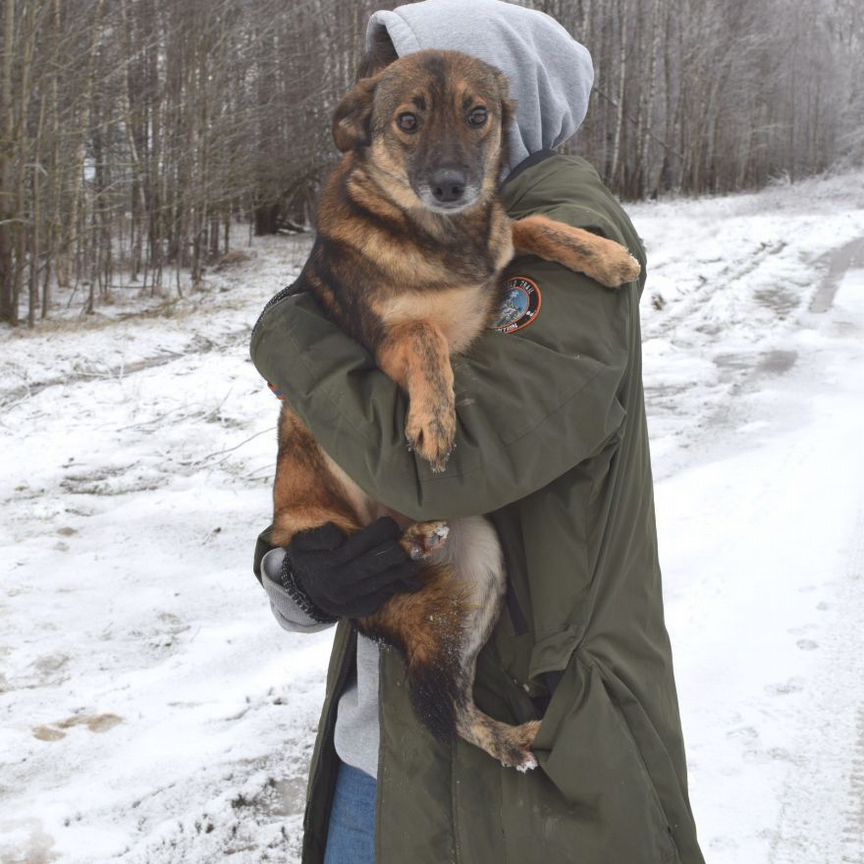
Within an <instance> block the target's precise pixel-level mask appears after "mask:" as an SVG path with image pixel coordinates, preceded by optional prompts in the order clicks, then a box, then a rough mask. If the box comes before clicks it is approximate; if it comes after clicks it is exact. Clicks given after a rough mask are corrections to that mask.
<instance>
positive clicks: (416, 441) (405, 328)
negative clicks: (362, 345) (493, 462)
mask: <svg viewBox="0 0 864 864" xmlns="http://www.w3.org/2000/svg"><path fill="white" fill-rule="evenodd" d="M375 359H376V361H377V363H378V366H379V367H380V368H381V369H382V370H383V371H384V372H385V373H386V374H387V375H389V376H390V377H391V378H392V379H393V380H394V381H395V382H396V383H397V384H399V385H400V386H401V387H402V388H403V389H404V390H405V392H406V393H407V394H408V397H409V399H410V406H409V409H408V420H407V423H406V425H405V435H406V437H407V438H408V444H409V446H410V447H412V448H413V449H415V450H416V451H417V452H418V453H419V454H420V455H421V456H422V457H423V458H424V459H426V460H427V461H428V462H429V463H430V464H431V466H432V470H433V471H443V470H444V466H445V465H446V464H447V457H448V456H449V455H450V451H451V450H452V449H453V440H454V438H455V437H456V403H455V397H454V394H453V368H452V366H451V365H450V349H449V346H448V344H447V340H446V339H445V338H444V335H443V334H442V333H441V331H440V330H439V329H438V328H437V327H435V326H434V325H433V324H429V323H427V322H425V321H412V322H408V323H405V324H397V325H396V326H395V327H393V328H392V329H391V330H390V332H389V333H388V334H387V336H386V337H385V338H384V340H383V341H382V342H381V344H380V345H379V346H378V348H377V350H376V358H375Z"/></svg>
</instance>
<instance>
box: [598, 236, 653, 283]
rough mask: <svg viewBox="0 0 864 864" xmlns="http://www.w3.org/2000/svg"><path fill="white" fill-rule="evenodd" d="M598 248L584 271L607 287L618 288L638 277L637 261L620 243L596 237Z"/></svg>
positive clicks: (639, 268) (639, 270)
mask: <svg viewBox="0 0 864 864" xmlns="http://www.w3.org/2000/svg"><path fill="white" fill-rule="evenodd" d="M597 240H598V244H599V245H600V248H599V249H598V252H597V254H596V255H595V256H593V257H592V258H591V261H590V265H589V266H588V267H587V268H586V270H585V273H586V274H587V275H588V276H590V277H591V278H592V279H594V280H596V281H597V282H599V283H600V284H601V285H605V286H606V287H607V288H618V287H620V286H621V285H626V284H627V283H628V282H632V281H633V280H634V279H636V278H638V276H639V274H640V273H641V272H642V268H641V267H640V266H639V262H638V261H637V260H636V259H635V258H634V257H633V256H632V255H631V254H630V253H629V252H628V251H627V249H625V248H624V247H623V246H622V245H621V244H620V243H616V242H615V241H614V240H606V239H605V238H600V237H598V238H597Z"/></svg>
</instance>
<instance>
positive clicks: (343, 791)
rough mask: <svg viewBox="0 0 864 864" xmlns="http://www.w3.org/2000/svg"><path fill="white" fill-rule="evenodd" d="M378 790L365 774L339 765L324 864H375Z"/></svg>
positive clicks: (342, 764) (373, 779) (347, 766)
mask: <svg viewBox="0 0 864 864" xmlns="http://www.w3.org/2000/svg"><path fill="white" fill-rule="evenodd" d="M376 787H377V783H376V782H375V778H374V777H370V776H369V775H368V774H367V773H366V772H365V771H361V770H360V769H359V768H352V767H351V766H350V765H346V764H345V763H344V762H340V763H339V776H338V777H337V779H336V792H335V795H334V796H333V806H332V808H331V809H330V827H329V829H328V830H327V851H326V852H325V853H324V864H375V796H376Z"/></svg>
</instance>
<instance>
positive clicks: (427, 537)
mask: <svg viewBox="0 0 864 864" xmlns="http://www.w3.org/2000/svg"><path fill="white" fill-rule="evenodd" d="M449 533H450V526H449V525H448V524H447V523H446V522H415V523H414V524H413V525H409V526H408V528H406V529H405V533H404V534H403V535H402V540H401V544H402V548H403V549H404V550H405V551H406V552H407V553H408V556H409V557H410V558H412V559H414V560H415V561H419V560H420V559H422V558H428V557H429V555H431V554H432V551H433V550H434V549H437V548H438V547H439V546H440V545H441V544H442V543H444V542H446V540H447V535H448V534H449Z"/></svg>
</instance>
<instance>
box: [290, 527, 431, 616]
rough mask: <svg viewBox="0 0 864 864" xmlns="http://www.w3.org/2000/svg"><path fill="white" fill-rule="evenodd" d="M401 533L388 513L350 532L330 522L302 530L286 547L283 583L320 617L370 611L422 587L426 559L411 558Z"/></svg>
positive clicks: (306, 607) (360, 614)
mask: <svg viewBox="0 0 864 864" xmlns="http://www.w3.org/2000/svg"><path fill="white" fill-rule="evenodd" d="M401 536H402V530H401V529H400V528H399V526H398V525H397V524H396V523H395V522H394V521H393V520H392V519H390V518H389V517H387V516H383V517H382V518H380V519H378V520H376V521H375V522H373V523H372V524H371V525H369V526H367V527H366V528H364V529H362V530H361V531H358V532H357V533H356V534H352V535H351V536H350V537H346V535H345V534H343V533H342V531H340V530H339V529H338V528H337V527H336V526H335V525H333V524H332V523H331V522H328V523H327V524H326V525H323V526H322V527H321V528H315V529H313V530H311V531H304V532H303V533H302V534H298V535H297V536H296V537H295V538H294V539H293V540H292V541H291V544H290V546H288V548H287V549H286V554H285V560H284V562H283V565H282V584H283V586H284V587H285V589H286V590H287V591H288V593H289V594H290V595H291V597H292V598H293V599H294V602H295V603H297V604H298V605H299V606H300V608H301V609H303V611H305V612H306V613H307V614H308V615H310V616H311V617H312V618H314V619H316V620H317V621H322V622H324V621H334V620H336V619H337V618H363V617H365V616H367V615H372V614H373V613H374V612H377V611H378V610H379V609H380V608H381V607H382V606H383V605H384V603H386V602H387V600H389V599H390V598H391V597H392V596H394V595H395V594H399V593H401V592H406V591H407V592H413V591H419V590H420V588H421V587H422V584H423V583H422V581H421V580H420V569H421V567H422V564H421V562H419V561H412V560H411V559H410V558H409V557H408V555H407V554H406V553H405V550H404V549H403V548H402V547H401V546H400V545H399V543H398V540H399V538H400V537H401Z"/></svg>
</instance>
